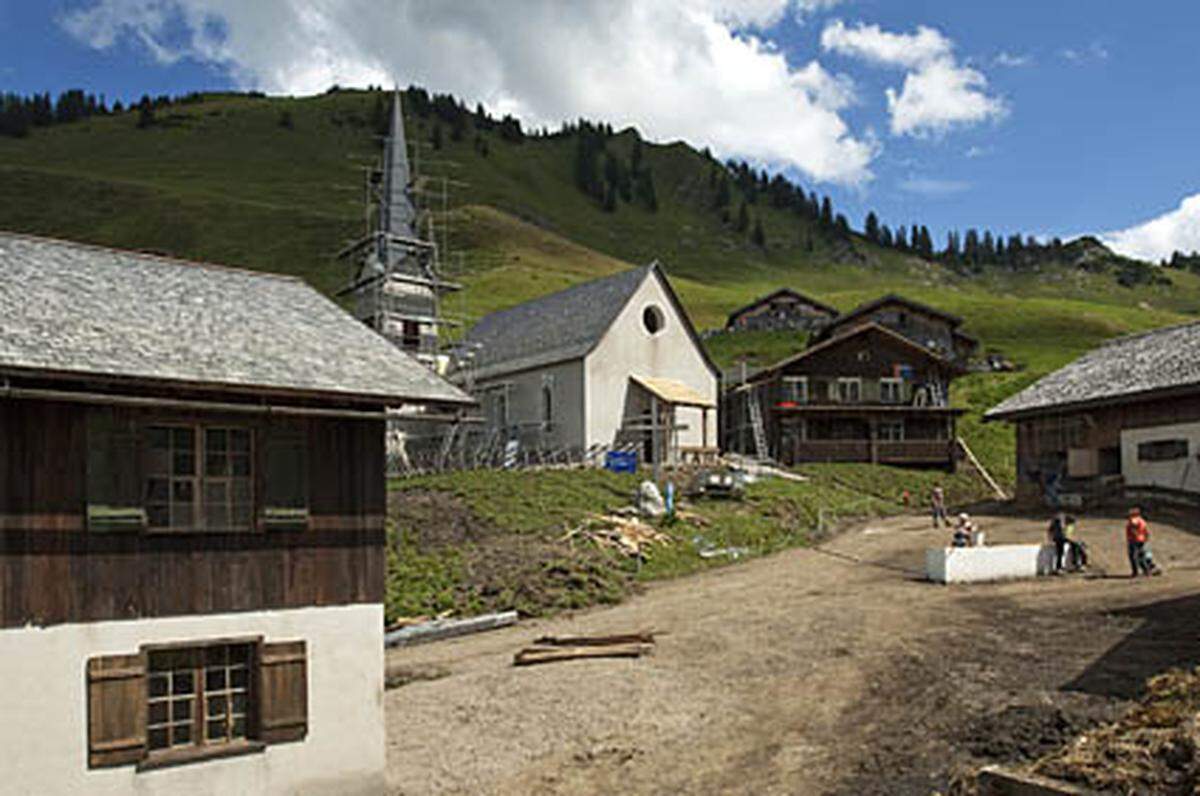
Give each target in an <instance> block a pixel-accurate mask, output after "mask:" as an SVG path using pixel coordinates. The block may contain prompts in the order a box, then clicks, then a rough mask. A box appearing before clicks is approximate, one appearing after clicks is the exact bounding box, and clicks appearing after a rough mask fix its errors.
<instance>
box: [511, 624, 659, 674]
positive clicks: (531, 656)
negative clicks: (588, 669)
mask: <svg viewBox="0 0 1200 796" xmlns="http://www.w3.org/2000/svg"><path fill="white" fill-rule="evenodd" d="M653 649H654V633H652V632H650V631H644V632H640V633H624V634H620V635H613V636H543V637H541V638H539V639H537V640H536V641H534V642H533V645H532V646H529V647H525V648H524V649H522V650H521V651H520V652H518V653H517V654H516V655H514V656H513V666H532V665H534V664H537V663H552V662H554V661H570V660H576V659H579V658H640V657H642V656H643V655H647V654H649V653H650V651H651V650H653Z"/></svg>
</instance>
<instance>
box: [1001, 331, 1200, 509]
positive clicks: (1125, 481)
mask: <svg viewBox="0 0 1200 796" xmlns="http://www.w3.org/2000/svg"><path fill="white" fill-rule="evenodd" d="M1198 350H1200V323H1190V324H1186V325H1183V326H1174V327H1169V328H1166V329H1158V330H1155V331H1151V332H1146V333H1144V334H1137V335H1133V336H1130V337H1122V338H1118V339H1116V340H1113V341H1111V342H1109V343H1107V344H1105V345H1103V346H1101V347H1100V348H1097V349H1095V350H1094V351H1091V352H1089V353H1087V354H1085V355H1084V356H1082V357H1080V358H1079V359H1077V360H1075V361H1074V362H1072V363H1071V364H1069V365H1067V366H1066V367H1064V368H1062V369H1061V370H1057V371H1055V372H1054V373H1051V374H1050V375H1048V376H1046V377H1044V378H1042V379H1041V380H1040V381H1038V382H1036V383H1034V384H1033V385H1032V386H1030V387H1029V388H1027V389H1025V390H1023V391H1022V392H1019V393H1017V394H1016V395H1014V396H1012V397H1010V398H1008V399H1007V400H1005V401H1003V402H1002V403H1000V404H999V405H998V406H996V407H994V408H993V409H991V410H990V411H989V412H988V413H987V414H986V415H985V419H987V420H1007V421H1009V422H1012V423H1014V424H1016V427H1017V499H1018V500H1019V501H1021V502H1024V503H1027V504H1029V503H1047V504H1049V505H1054V506H1057V505H1067V506H1071V505H1079V504H1081V503H1082V504H1087V503H1092V502H1102V501H1104V500H1105V499H1110V498H1122V497H1124V496H1127V495H1128V494H1129V493H1138V492H1143V493H1144V492H1152V493H1157V494H1160V495H1165V496H1171V495H1174V496H1178V497H1184V498H1188V499H1191V500H1195V499H1196V498H1200V358H1197V356H1196V352H1197V351H1198Z"/></svg>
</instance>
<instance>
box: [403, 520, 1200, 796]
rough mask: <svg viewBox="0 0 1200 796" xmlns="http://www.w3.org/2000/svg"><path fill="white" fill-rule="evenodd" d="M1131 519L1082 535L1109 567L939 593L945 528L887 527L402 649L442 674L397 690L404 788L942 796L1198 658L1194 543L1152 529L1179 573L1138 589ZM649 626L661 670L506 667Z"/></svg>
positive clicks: (1014, 536)
mask: <svg viewBox="0 0 1200 796" xmlns="http://www.w3.org/2000/svg"><path fill="white" fill-rule="evenodd" d="M979 519H980V524H981V526H982V527H983V528H984V529H985V530H986V531H987V533H988V541H989V543H999V542H1016V541H1025V542H1031V541H1040V540H1041V538H1042V534H1043V528H1044V521H1043V520H1041V519H1038V520H1031V519H1024V518H1019V517H1008V516H987V517H982V518H979ZM1151 519H1152V521H1153V520H1154V518H1153V517H1151ZM1121 527H1122V523H1121V520H1120V518H1119V517H1109V518H1106V519H1105V518H1087V519H1085V521H1084V523H1083V528H1082V534H1081V535H1082V538H1083V539H1085V540H1086V541H1087V542H1088V544H1089V546H1090V548H1091V551H1092V554H1093V558H1094V563H1095V565H1096V566H1095V567H1094V570H1095V571H1096V572H1098V573H1100V574H1099V575H1093V576H1092V577H1087V578H1085V577H1082V576H1066V577H1057V578H1042V579H1039V580H1037V581H1024V582H1013V583H1004V584H989V585H975V586H954V587H944V586H935V585H932V584H928V583H924V582H922V581H921V580H919V571H920V569H921V567H922V565H923V556H924V549H925V548H926V547H928V546H932V545H935V544H941V543H944V541H945V538H946V536H947V534H946V533H945V532H944V531H941V532H937V533H935V532H933V531H932V530H930V529H929V528H928V527H927V521H926V520H925V518H923V517H920V518H917V517H907V518H893V519H889V520H881V521H878V522H873V523H869V524H867V525H865V526H862V527H859V528H855V529H852V530H851V531H849V532H847V533H845V534H842V535H840V536H838V537H837V538H836V539H834V540H833V541H831V542H829V543H827V544H825V545H823V546H822V548H821V549H819V550H793V551H789V552H785V553H782V554H779V555H776V556H772V557H770V558H765V559H761V560H758V561H753V562H750V563H747V564H744V565H740V566H733V567H727V568H723V569H720V570H714V571H711V572H708V573H705V574H702V575H699V576H695V577H691V578H687V579H682V580H678V581H673V582H668V583H663V584H657V585H655V586H653V587H651V588H649V589H648V590H647V591H646V592H645V593H644V594H642V595H639V596H637V597H635V598H634V599H631V600H630V601H628V602H627V603H625V604H623V605H619V606H617V607H614V608H607V609H598V610H594V611H589V612H586V613H581V614H577V615H575V616H573V617H558V618H555V619H551V620H546V621H539V622H529V623H523V624H521V625H520V626H518V627H515V628H510V629H507V630H504V631H498V632H495V633H491V634H485V635H481V636H475V637H470V638H464V639H460V640H457V641H451V642H445V643H439V644H432V645H428V646H424V647H416V648H412V649H408V650H398V651H392V652H390V653H389V655H388V664H389V666H390V667H404V668H407V669H410V670H412V671H414V672H418V673H420V672H429V671H444V672H448V675H447V676H445V677H443V678H441V679H438V680H433V681H428V682H415V683H412V684H410V685H406V686H404V687H402V688H398V689H395V690H392V691H389V692H388V693H387V699H386V710H387V720H388V756H389V777H390V782H391V785H392V787H393V788H394V792H395V793H403V794H425V793H502V794H510V793H511V794H525V793H546V794H550V793H612V792H624V793H755V794H762V793H793V794H843V793H845V794H852V793H853V794H860V793H861V794H866V793H881V794H882V793H887V794H909V793H911V794H929V793H931V792H934V791H938V790H942V791H944V790H945V788H946V787H947V785H948V784H949V782H950V781H951V780H952V779H953V778H954V777H956V776H958V775H960V774H961V773H962V772H965V771H968V770H970V769H971V768H972V767H973V766H974V765H977V764H980V763H984V762H996V761H1002V760H1019V759H1022V758H1023V757H1025V756H1033V755H1036V754H1038V753H1040V752H1042V751H1044V750H1046V749H1047V748H1049V747H1051V746H1054V745H1057V744H1058V743H1060V742H1062V741H1063V740H1065V739H1067V738H1069V737H1071V736H1073V735H1074V734H1075V733H1076V732H1078V731H1079V730H1081V729H1083V728H1085V727H1087V726H1090V725H1091V724H1093V723H1096V722H1098V721H1101V720H1106V719H1109V718H1111V717H1114V716H1116V715H1117V714H1119V713H1120V712H1121V710H1122V709H1123V708H1124V706H1125V705H1126V704H1127V702H1126V700H1127V699H1128V698H1130V697H1131V696H1133V695H1134V694H1135V693H1136V689H1137V687H1138V685H1139V684H1140V683H1141V682H1142V680H1144V678H1145V677H1147V676H1148V675H1150V674H1152V673H1154V672H1156V671H1159V670H1161V669H1163V668H1167V667H1169V666H1171V665H1180V664H1186V663H1189V662H1196V661H1200V641H1198V640H1197V639H1198V638H1200V537H1197V536H1195V535H1193V534H1191V533H1187V532H1185V531H1183V530H1180V529H1179V528H1177V527H1173V526H1168V525H1166V524H1164V523H1163V522H1153V524H1152V527H1153V529H1154V538H1153V548H1154V551H1155V554H1156V556H1157V558H1158V560H1159V561H1160V562H1161V563H1163V564H1164V565H1165V567H1166V569H1167V574H1166V575H1165V576H1163V577H1159V578H1150V579H1146V578H1144V579H1139V580H1137V581H1132V580H1130V579H1128V578H1127V577H1126V576H1127V565H1126V564H1125V562H1124V550H1123V546H1122V542H1121ZM1105 572H1107V573H1108V575H1107V576H1102V575H1103V573H1105ZM646 628H653V629H656V630H658V631H661V632H662V633H664V635H662V636H661V637H660V639H659V642H658V645H657V650H656V652H655V654H654V655H653V656H652V657H650V658H644V659H640V660H591V661H572V662H565V663H555V664H548V665H544V666H538V667H531V668H522V669H516V668H513V667H512V666H511V665H510V664H511V658H512V654H513V652H514V651H515V650H516V649H518V648H519V647H520V646H522V645H524V644H526V643H528V642H529V641H530V640H532V639H533V638H535V637H536V636H539V635H543V634H546V633H552V634H567V633H603V632H618V631H627V630H634V629H646Z"/></svg>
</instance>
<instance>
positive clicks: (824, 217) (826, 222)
mask: <svg viewBox="0 0 1200 796" xmlns="http://www.w3.org/2000/svg"><path fill="white" fill-rule="evenodd" d="M821 226H823V227H826V228H828V227H832V226H833V202H831V201H829V197H828V196H826V197H825V198H824V199H822V200H821Z"/></svg>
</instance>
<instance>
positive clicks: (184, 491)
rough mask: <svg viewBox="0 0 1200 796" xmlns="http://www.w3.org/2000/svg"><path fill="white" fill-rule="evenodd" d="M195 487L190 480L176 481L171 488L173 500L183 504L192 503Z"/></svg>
mask: <svg viewBox="0 0 1200 796" xmlns="http://www.w3.org/2000/svg"><path fill="white" fill-rule="evenodd" d="M194 494H195V487H194V485H193V484H192V482H191V481H190V480H187V479H176V480H175V482H174V483H173V484H172V488H171V500H173V501H179V502H181V503H191V502H192V497H193V495H194Z"/></svg>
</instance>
